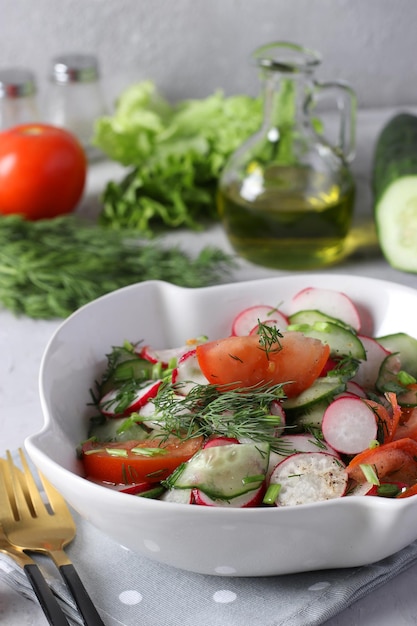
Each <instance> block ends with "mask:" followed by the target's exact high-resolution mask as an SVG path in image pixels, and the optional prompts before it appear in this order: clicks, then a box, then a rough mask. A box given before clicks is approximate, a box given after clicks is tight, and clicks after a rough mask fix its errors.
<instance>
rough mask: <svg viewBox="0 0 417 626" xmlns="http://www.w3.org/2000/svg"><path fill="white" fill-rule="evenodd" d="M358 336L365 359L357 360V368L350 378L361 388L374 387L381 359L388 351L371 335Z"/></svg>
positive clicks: (384, 357) (382, 359)
mask: <svg viewBox="0 0 417 626" xmlns="http://www.w3.org/2000/svg"><path fill="white" fill-rule="evenodd" d="M358 338H359V339H360V340H361V343H362V345H363V347H364V348H365V352H366V361H360V362H359V367H358V370H357V372H356V374H355V376H354V377H353V379H352V380H353V381H354V382H355V383H357V384H358V385H360V386H361V387H362V388H363V389H375V383H376V381H377V378H378V374H379V370H380V367H381V365H382V361H384V359H386V357H387V356H388V355H389V354H390V352H389V351H388V350H386V349H385V348H384V347H383V346H381V344H380V343H378V342H377V341H375V339H372V337H366V336H364V335H358Z"/></svg>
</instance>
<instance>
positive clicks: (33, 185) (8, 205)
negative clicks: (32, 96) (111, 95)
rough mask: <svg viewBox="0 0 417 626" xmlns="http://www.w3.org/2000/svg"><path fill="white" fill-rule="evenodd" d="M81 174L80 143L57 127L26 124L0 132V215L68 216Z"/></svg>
mask: <svg viewBox="0 0 417 626" xmlns="http://www.w3.org/2000/svg"><path fill="white" fill-rule="evenodd" d="M86 174H87V162H86V157H85V153H84V150H83V148H82V147H81V144H80V143H79V142H78V140H77V139H76V138H75V137H74V136H73V135H72V134H71V133H70V132H68V131H66V130H64V129H62V128H57V127H55V126H50V125H48V124H37V123H32V124H22V125H19V126H14V127H12V128H10V129H7V130H5V131H3V132H1V133H0V214H4V215H7V214H12V213H16V214H20V215H21V216H23V217H25V218H27V219H31V220H36V219H41V218H48V217H55V216H57V215H62V214H64V213H69V212H71V211H72V210H73V209H74V208H75V207H76V205H77V204H78V202H79V201H80V199H81V196H82V194H83V191H84V186H85V180H86Z"/></svg>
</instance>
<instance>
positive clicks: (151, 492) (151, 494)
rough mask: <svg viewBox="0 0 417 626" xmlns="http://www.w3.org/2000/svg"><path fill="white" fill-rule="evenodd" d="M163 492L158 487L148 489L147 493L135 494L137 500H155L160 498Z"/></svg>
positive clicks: (162, 489) (161, 488)
mask: <svg viewBox="0 0 417 626" xmlns="http://www.w3.org/2000/svg"><path fill="white" fill-rule="evenodd" d="M164 491H165V489H164V488H163V487H161V486H160V485H158V486H157V487H154V488H153V489H148V490H147V491H142V493H137V494H136V496H137V497H138V498H151V499H153V500H155V499H156V498H159V496H161V495H162V494H163V493H164Z"/></svg>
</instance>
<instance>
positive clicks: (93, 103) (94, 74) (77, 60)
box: [45, 54, 107, 161]
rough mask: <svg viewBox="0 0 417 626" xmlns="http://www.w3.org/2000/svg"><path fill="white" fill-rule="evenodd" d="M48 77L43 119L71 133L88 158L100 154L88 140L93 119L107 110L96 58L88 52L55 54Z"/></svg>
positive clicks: (91, 135)
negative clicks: (48, 83)
mask: <svg viewBox="0 0 417 626" xmlns="http://www.w3.org/2000/svg"><path fill="white" fill-rule="evenodd" d="M50 79H51V83H50V88H49V93H48V98H47V101H46V103H45V110H46V121H47V122H49V123H50V124H53V125H54V126H59V127H61V128H65V129H66V130H69V131H71V132H72V133H74V135H76V137H77V138H78V139H79V141H80V143H81V144H82V146H83V147H84V149H85V152H86V155H87V158H88V159H89V160H90V161H91V160H96V159H98V158H100V157H102V156H103V155H102V153H101V152H100V151H99V150H98V149H97V148H95V147H94V146H93V145H92V143H91V141H92V137H93V134H94V123H95V120H96V119H97V118H99V117H100V116H102V115H105V114H106V113H107V111H106V106H105V103H104V99H103V95H102V91H101V85H100V72H99V63H98V60H97V58H96V57H95V56H94V55H90V54H63V55H60V56H57V57H55V58H54V59H53V60H52V72H51V76H50Z"/></svg>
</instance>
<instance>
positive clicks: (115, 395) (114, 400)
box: [100, 380, 162, 417]
mask: <svg viewBox="0 0 417 626" xmlns="http://www.w3.org/2000/svg"><path fill="white" fill-rule="evenodd" d="M161 384H162V380H152V381H149V382H148V383H147V384H146V385H143V386H142V387H141V388H140V389H138V390H137V392H136V394H135V396H134V398H133V399H132V400H131V402H130V403H129V405H128V406H127V407H124V408H123V409H122V410H120V404H121V401H122V398H121V396H120V391H119V389H112V390H111V391H109V392H108V393H106V394H105V395H104V396H103V397H102V398H101V400H100V410H101V412H102V413H103V415H106V416H107V417H121V416H128V415H130V414H131V413H135V412H137V411H139V410H140V408H141V407H143V406H144V405H145V404H146V403H147V402H148V401H149V400H150V399H151V398H155V396H156V394H157V393H158V389H159V387H160V386H161Z"/></svg>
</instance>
